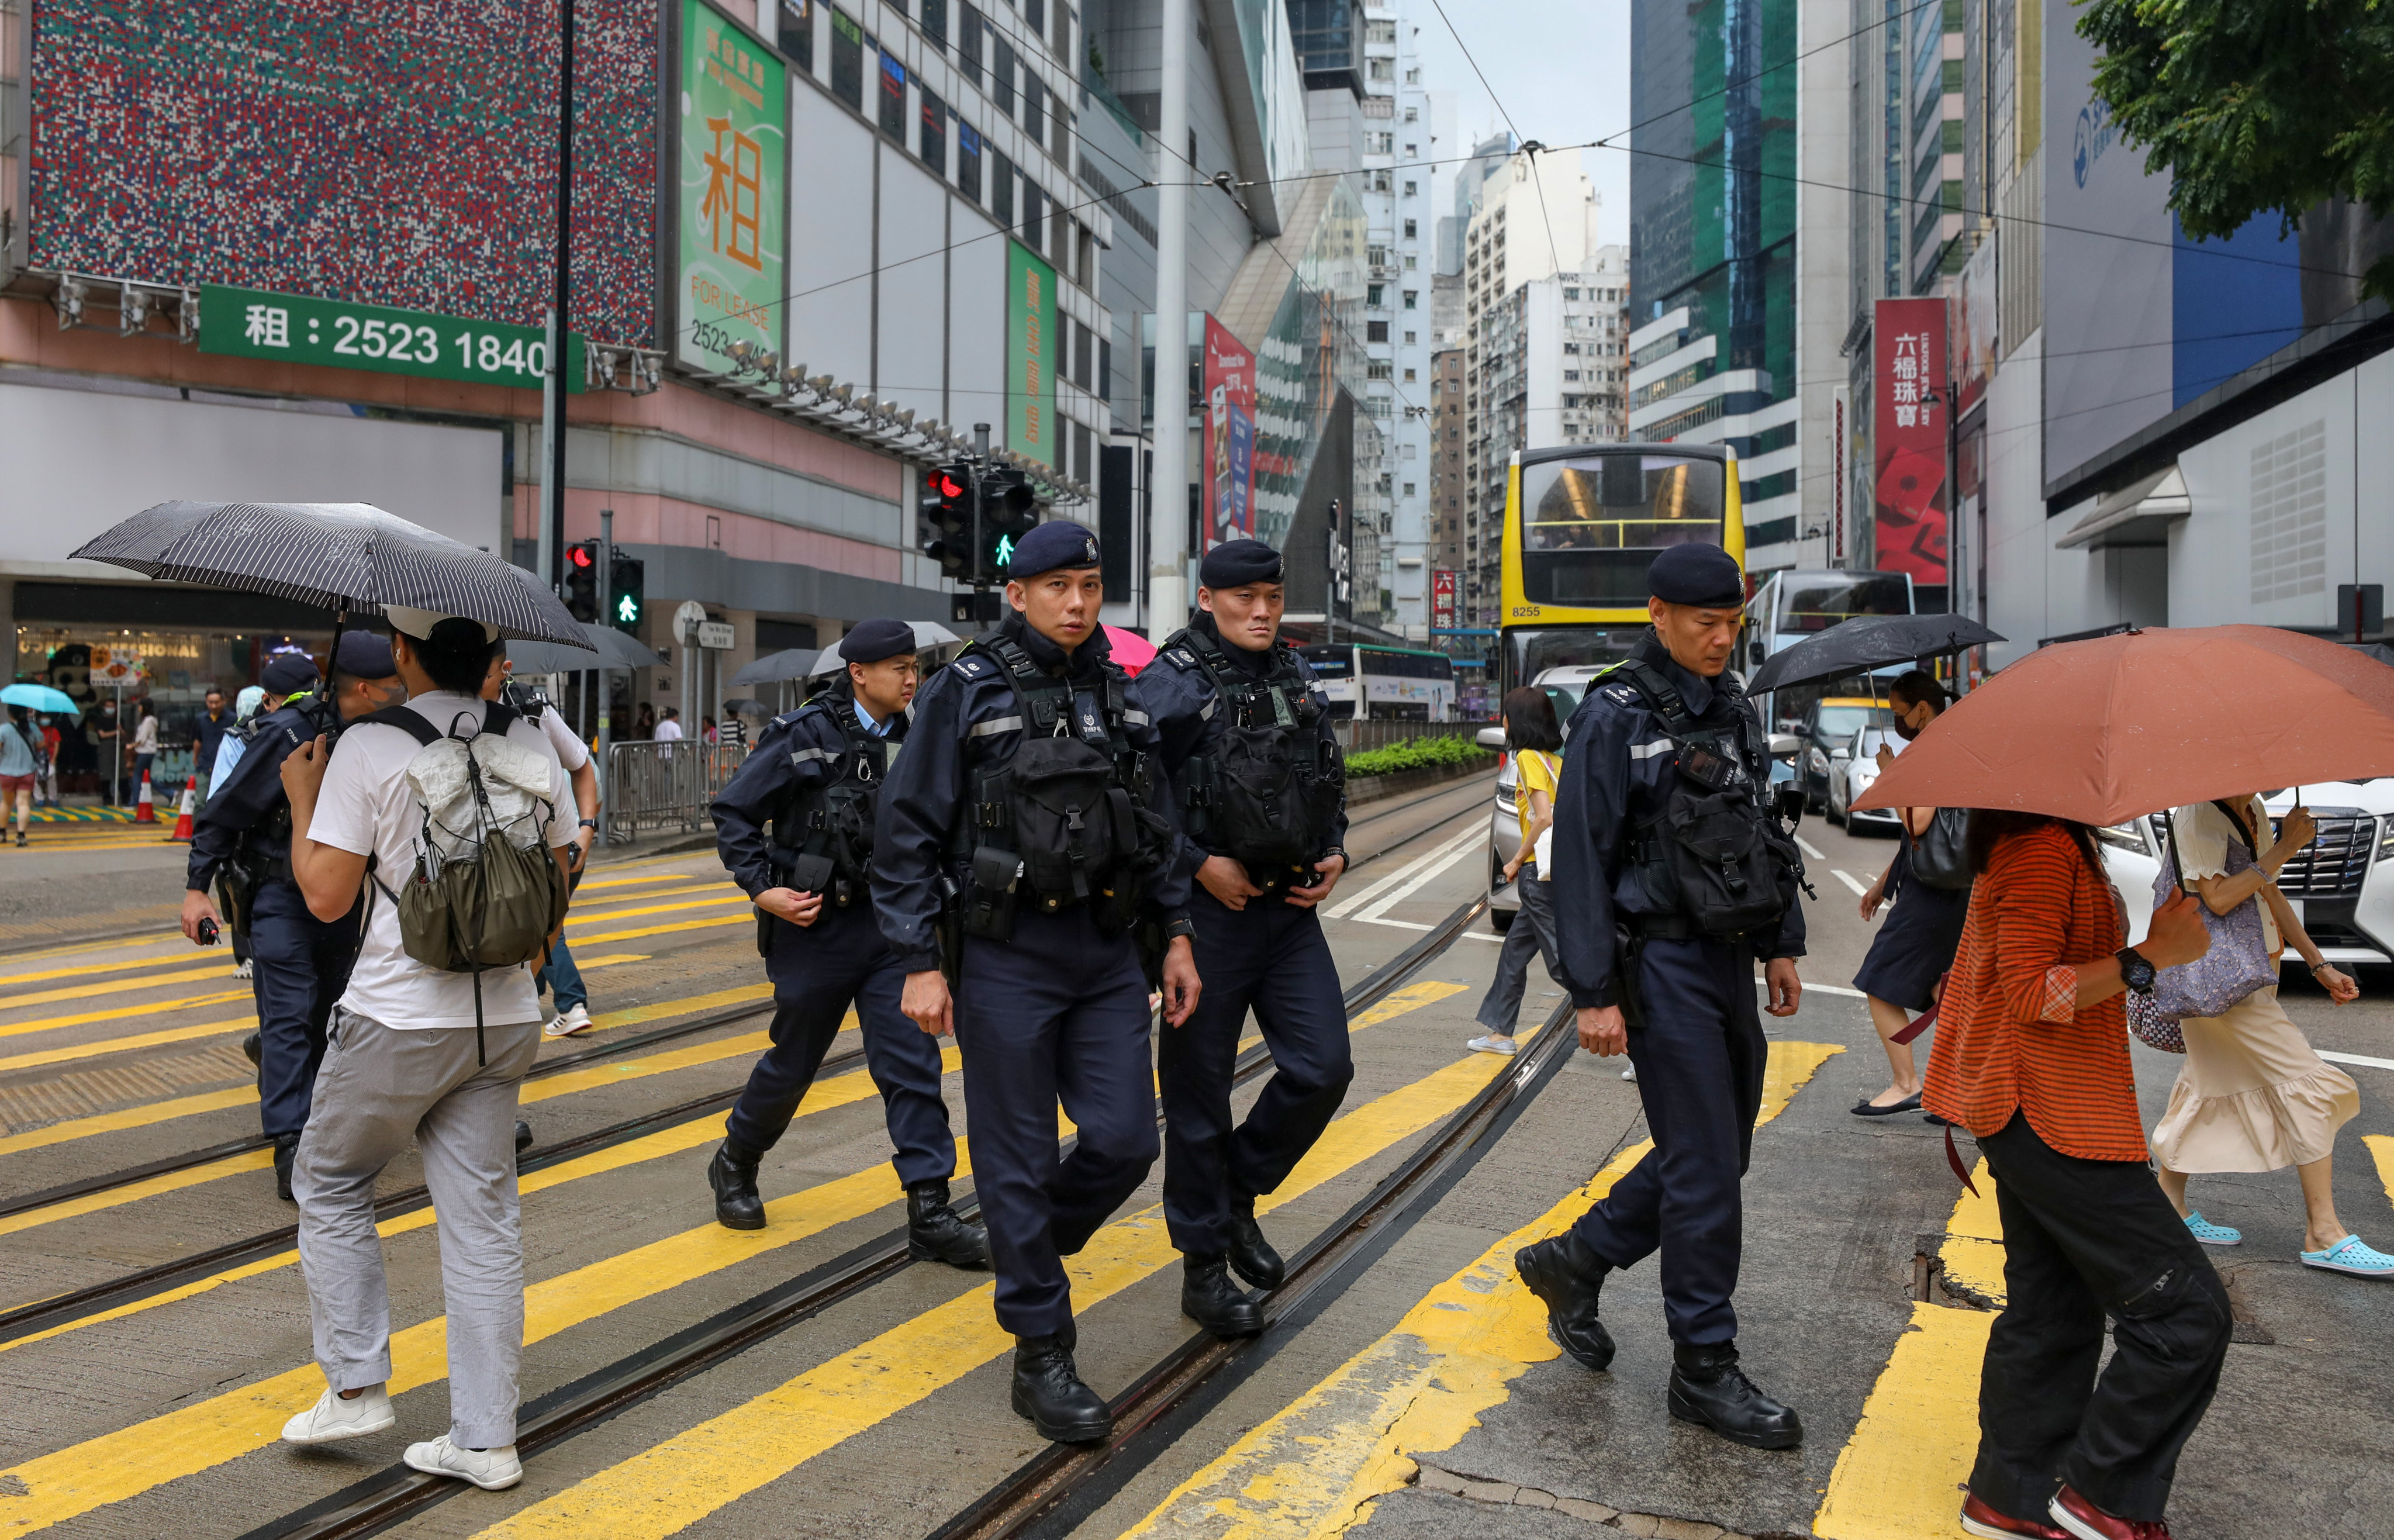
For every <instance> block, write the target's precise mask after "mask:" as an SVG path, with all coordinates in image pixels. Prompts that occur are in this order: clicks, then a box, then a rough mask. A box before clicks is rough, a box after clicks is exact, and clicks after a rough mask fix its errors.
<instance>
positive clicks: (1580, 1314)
mask: <svg viewBox="0 0 2394 1540" xmlns="http://www.w3.org/2000/svg"><path fill="white" fill-rule="evenodd" d="M1513 1270H1514V1271H1515V1272H1518V1273H1519V1274H1520V1275H1521V1282H1522V1283H1526V1284H1527V1285H1529V1289H1530V1292H1531V1293H1532V1294H1534V1295H1536V1296H1538V1297H1539V1298H1541V1299H1543V1300H1545V1301H1546V1335H1547V1336H1551V1337H1553V1338H1554V1339H1555V1341H1556V1343H1557V1344H1558V1345H1559V1347H1560V1348H1561V1349H1562V1350H1563V1351H1565V1352H1567V1353H1569V1354H1571V1356H1572V1357H1573V1358H1575V1359H1577V1360H1579V1361H1580V1362H1582V1363H1584V1364H1585V1365H1587V1366H1588V1367H1589V1368H1591V1369H1594V1370H1596V1371H1597V1372H1598V1374H1601V1373H1603V1372H1604V1371H1605V1370H1606V1369H1608V1368H1610V1367H1611V1364H1612V1334H1611V1332H1608V1331H1606V1330H1605V1329H1604V1323H1603V1322H1602V1321H1600V1320H1598V1318H1597V1313H1596V1310H1597V1303H1598V1297H1599V1296H1601V1295H1602V1294H1603V1293H1604V1275H1605V1274H1606V1273H1608V1272H1610V1271H1611V1268H1609V1267H1607V1266H1605V1264H1604V1262H1603V1260H1602V1258H1600V1257H1598V1256H1597V1255H1596V1254H1595V1253H1594V1252H1592V1251H1590V1250H1588V1249H1587V1247H1586V1246H1585V1245H1584V1244H1581V1242H1580V1238H1579V1236H1578V1235H1577V1234H1576V1233H1574V1232H1573V1231H1568V1230H1566V1231H1563V1232H1562V1233H1561V1234H1560V1235H1557V1236H1555V1237H1553V1238H1552V1239H1550V1240H1545V1241H1540V1242H1539V1243H1538V1244H1536V1245H1533V1246H1523V1247H1522V1248H1521V1249H1520V1250H1519V1251H1517V1252H1515V1253H1514V1254H1513Z"/></svg>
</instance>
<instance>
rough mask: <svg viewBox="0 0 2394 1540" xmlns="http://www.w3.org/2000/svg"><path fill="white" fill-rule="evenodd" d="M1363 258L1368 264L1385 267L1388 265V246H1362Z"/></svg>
mask: <svg viewBox="0 0 2394 1540" xmlns="http://www.w3.org/2000/svg"><path fill="white" fill-rule="evenodd" d="M1363 260H1364V262H1365V263H1366V264H1368V265H1369V266H1372V267H1375V268H1385V267H1387V266H1388V247H1386V246H1365V247H1364V248H1363Z"/></svg>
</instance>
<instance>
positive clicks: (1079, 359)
mask: <svg viewBox="0 0 2394 1540" xmlns="http://www.w3.org/2000/svg"><path fill="white" fill-rule="evenodd" d="M1096 341H1097V338H1096V337H1095V336H1092V335H1091V334H1090V331H1089V329H1088V328H1087V327H1086V326H1074V327H1073V328H1072V383H1073V384H1074V385H1077V386H1079V387H1080V388H1082V389H1084V390H1086V389H1087V388H1089V369H1090V366H1091V365H1093V364H1094V363H1096V362H1097V349H1096V347H1095V346H1094V344H1095V343H1096Z"/></svg>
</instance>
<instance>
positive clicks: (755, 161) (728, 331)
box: [674, 0, 789, 373]
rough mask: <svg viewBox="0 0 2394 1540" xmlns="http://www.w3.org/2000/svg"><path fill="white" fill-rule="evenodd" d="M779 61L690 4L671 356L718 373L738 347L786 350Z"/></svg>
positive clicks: (784, 132) (784, 141)
mask: <svg viewBox="0 0 2394 1540" xmlns="http://www.w3.org/2000/svg"><path fill="white" fill-rule="evenodd" d="M783 84H784V83H783V74H782V61H781V59H779V58H778V57H776V56H775V55H774V54H773V52H772V51H771V50H770V49H769V48H767V47H765V46H763V45H762V44H760V43H758V42H757V41H756V39H755V38H753V37H751V36H749V35H748V33H745V32H743V31H742V30H741V29H740V28H739V27H738V26H736V25H734V24H733V23H732V22H730V20H726V19H725V18H724V17H723V15H722V14H721V13H720V12H718V11H717V10H716V9H715V7H712V6H709V5H706V4H704V3H703V0H682V11H681V132H680V134H679V138H680V142H681V164H680V177H681V193H680V220H679V228H680V252H679V263H680V271H679V273H678V274H677V286H676V300H675V306H676V311H677V314H676V330H675V334H674V356H675V357H676V358H677V359H678V360H680V361H681V362H684V363H687V364H690V365H691V366H692V367H694V368H699V369H705V370H709V371H712V372H716V373H724V372H728V371H730V370H731V369H733V368H735V367H737V365H736V364H735V363H734V362H733V361H732V359H731V356H730V353H731V346H732V344H734V343H737V342H746V343H750V344H753V345H754V346H756V347H757V348H761V349H768V350H770V351H772V352H775V353H778V352H780V351H781V350H782V342H781V335H782V315H783V304H782V299H783V256H784V252H785V249H786V248H785V244H784V242H783V187H784V185H785V183H786V181H787V178H788V175H789V131H788V126H787V125H788V123H789V115H788V108H787V106H786V105H785V103H784V101H783Z"/></svg>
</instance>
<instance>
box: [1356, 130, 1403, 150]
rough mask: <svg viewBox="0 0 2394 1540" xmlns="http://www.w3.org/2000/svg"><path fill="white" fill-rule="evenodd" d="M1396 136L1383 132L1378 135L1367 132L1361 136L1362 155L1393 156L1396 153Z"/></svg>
mask: <svg viewBox="0 0 2394 1540" xmlns="http://www.w3.org/2000/svg"><path fill="white" fill-rule="evenodd" d="M1396 138H1397V137H1396V135H1394V134H1391V133H1387V132H1385V131H1383V132H1379V133H1370V132H1367V133H1365V134H1364V136H1363V153H1365V154H1366V155H1393V154H1395V153H1396Z"/></svg>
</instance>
